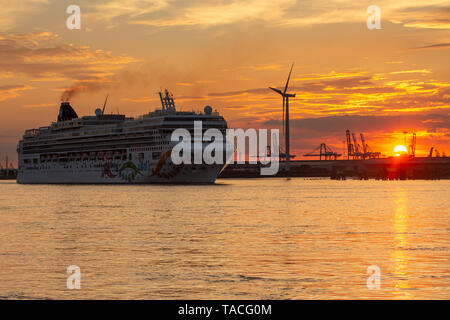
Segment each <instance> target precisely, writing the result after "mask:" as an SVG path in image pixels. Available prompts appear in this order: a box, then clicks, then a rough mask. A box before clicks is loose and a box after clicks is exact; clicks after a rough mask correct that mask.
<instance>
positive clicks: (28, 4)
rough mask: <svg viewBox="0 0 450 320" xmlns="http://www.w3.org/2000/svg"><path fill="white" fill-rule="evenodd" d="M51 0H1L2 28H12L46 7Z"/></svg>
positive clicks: (0, 16) (0, 19) (0, 17)
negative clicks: (12, 0)
mask: <svg viewBox="0 0 450 320" xmlns="http://www.w3.org/2000/svg"><path fill="white" fill-rule="evenodd" d="M49 3H50V0H14V2H11V1H9V0H0V8H1V9H0V30H2V31H6V30H10V29H12V28H14V27H16V26H18V25H20V23H21V21H23V20H25V19H27V17H28V16H29V15H31V14H35V13H36V12H38V11H41V10H43V9H44V7H45V5H47V4H49Z"/></svg>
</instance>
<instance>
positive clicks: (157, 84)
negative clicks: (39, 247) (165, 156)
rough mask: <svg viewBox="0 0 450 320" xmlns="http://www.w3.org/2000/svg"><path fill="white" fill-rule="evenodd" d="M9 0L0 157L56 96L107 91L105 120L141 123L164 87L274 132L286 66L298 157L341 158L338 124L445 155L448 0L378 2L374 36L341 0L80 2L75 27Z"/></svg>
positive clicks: (79, 101)
mask: <svg viewBox="0 0 450 320" xmlns="http://www.w3.org/2000/svg"><path fill="white" fill-rule="evenodd" d="M16 3H17V5H20V7H21V10H9V9H6V8H8V7H9V5H8V2H6V1H5V0H0V4H2V8H4V10H2V11H1V12H0V26H1V30H3V32H1V33H0V46H1V47H2V50H1V51H0V67H1V69H0V70H1V71H0V109H1V112H2V117H1V120H0V125H1V129H0V154H9V155H10V158H14V157H15V153H16V152H15V149H16V145H17V141H18V140H19V138H20V136H21V135H22V134H23V131H24V130H25V129H28V128H33V127H36V128H37V127H40V126H44V125H48V124H49V123H50V122H51V121H54V120H55V118H56V115H57V112H58V107H59V101H60V99H61V96H63V97H64V98H67V99H70V100H71V103H72V105H73V106H74V108H75V109H76V111H77V112H78V114H79V115H88V114H93V111H94V110H95V108H96V107H98V105H101V104H102V101H104V99H105V96H106V95H107V94H108V93H109V94H110V105H109V106H108V109H109V110H108V109H107V110H108V112H114V113H115V112H117V111H120V112H121V113H125V114H127V115H129V116H138V115H141V114H144V113H147V112H149V111H151V110H153V109H155V108H156V107H158V106H159V100H158V96H157V95H156V94H155V93H156V92H157V91H159V89H160V88H168V89H170V90H171V91H173V93H174V94H175V100H176V103H177V106H178V107H179V108H180V109H182V110H202V109H203V107H204V106H205V105H211V106H212V107H213V108H214V109H217V110H218V111H219V112H220V113H221V114H223V115H224V117H225V118H226V119H227V121H228V123H229V125H230V126H231V127H235V128H239V127H242V128H249V127H252V128H279V129H281V127H282V126H281V119H282V105H281V101H280V99H279V98H278V97H277V96H276V95H274V94H272V93H271V91H270V90H269V89H268V86H276V87H281V86H282V85H283V81H285V80H284V79H285V77H286V73H287V72H288V70H289V67H290V65H291V63H292V62H293V61H295V62H296V65H295V68H294V70H293V76H292V79H291V85H290V90H291V91H292V92H295V93H296V94H297V95H296V98H295V99H291V101H290V107H291V110H290V118H291V149H292V153H293V154H296V156H297V157H296V158H297V159H302V158H303V154H305V153H307V152H310V151H311V150H313V149H314V148H316V147H317V146H319V145H320V144H321V143H323V142H325V143H326V144H327V145H329V146H331V147H332V148H333V149H334V150H337V151H339V152H340V153H343V152H345V147H344V143H343V141H344V140H345V130H346V129H350V130H351V131H352V132H355V133H356V134H357V135H358V136H359V133H364V134H365V136H366V139H367V143H368V145H369V146H370V147H371V148H372V150H374V151H379V152H381V153H383V154H390V153H391V150H392V147H391V146H392V145H393V144H395V143H396V142H395V141H398V138H399V137H402V132H404V131H407V132H416V133H417V152H416V154H417V155H419V156H425V155H427V154H428V151H429V149H430V147H431V146H434V147H435V148H438V149H439V150H442V151H445V150H447V149H450V125H449V111H450V104H449V96H450V71H449V70H450V65H449V64H450V62H449V59H447V57H448V56H449V50H450V33H449V30H450V27H449V25H448V22H446V21H447V15H448V12H447V11H446V8H447V7H446V6H445V2H444V1H439V0H432V1H428V2H427V6H426V7H424V6H418V4H417V3H416V2H415V1H412V0H411V1H410V0H407V1H402V2H401V3H395V4H393V3H392V2H389V1H384V0H382V1H378V2H377V5H378V6H380V8H381V12H382V28H381V29H379V30H368V29H367V27H366V18H367V14H366V7H367V5H368V4H364V3H362V4H357V5H355V4H354V3H353V2H348V5H343V2H342V1H329V2H328V3H327V5H326V6H321V5H319V4H318V3H317V2H316V1H302V3H301V5H300V4H299V3H297V2H296V1H291V0H283V1H281V2H278V3H277V5H273V2H272V1H266V0H258V1H254V0H242V1H239V3H238V2H237V1H227V2H211V1H197V2H195V4H194V3H193V2H186V1H166V0H161V1H147V0H142V1H141V0H136V1H130V2H129V3H127V5H126V6H122V5H121V2H120V1H115V0H114V1H101V2H95V4H93V3H92V2H91V1H86V0H81V1H77V4H78V5H79V6H80V8H81V12H82V24H81V30H68V29H67V28H66V25H65V19H66V18H67V16H68V15H67V14H66V12H65V10H66V7H65V4H64V3H62V2H61V1H56V0H45V1H44V0H43V1H34V2H32V4H27V2H26V1H22V0H21V1H17V2H16ZM19 3H20V4H19ZM50 8H52V9H51V10H50ZM287 43H288V44H289V45H286V44H287ZM447 153H448V152H447Z"/></svg>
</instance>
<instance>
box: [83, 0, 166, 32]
mask: <svg viewBox="0 0 450 320" xmlns="http://www.w3.org/2000/svg"><path fill="white" fill-rule="evenodd" d="M169 7H170V3H169V1H167V0H127V1H122V0H113V1H103V2H102V3H96V4H91V6H90V8H91V9H93V13H88V16H89V17H93V18H96V19H100V20H102V21H107V23H108V24H109V26H114V20H117V19H119V18H122V19H126V20H134V19H136V18H139V17H141V16H142V15H145V14H149V13H152V12H157V11H160V10H162V9H165V8H169Z"/></svg>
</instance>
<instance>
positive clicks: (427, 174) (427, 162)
mask: <svg viewBox="0 0 450 320" xmlns="http://www.w3.org/2000/svg"><path fill="white" fill-rule="evenodd" d="M260 167H261V165H260V164H231V165H229V166H228V167H227V168H226V169H225V170H224V171H223V172H222V174H221V175H220V176H219V178H264V177H267V176H261V175H260ZM283 168H284V166H283V164H282V163H280V171H279V172H278V174H277V175H276V176H275V177H284V176H286V172H285V171H284V170H283ZM289 175H290V176H291V177H328V178H331V179H336V180H345V179H348V178H351V179H361V180H363V179H364V180H368V179H379V180H414V179H427V180H433V179H450V157H445V158H444V157H440V158H438V157H433V158H430V157H408V156H404V157H403V156H402V157H389V158H376V159H366V160H296V161H291V166H290V172H289Z"/></svg>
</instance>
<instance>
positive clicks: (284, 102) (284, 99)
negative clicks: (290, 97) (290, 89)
mask: <svg viewBox="0 0 450 320" xmlns="http://www.w3.org/2000/svg"><path fill="white" fill-rule="evenodd" d="M285 104H286V97H285V96H284V95H283V132H282V134H283V137H284V108H285Z"/></svg>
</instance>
